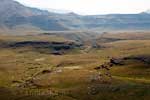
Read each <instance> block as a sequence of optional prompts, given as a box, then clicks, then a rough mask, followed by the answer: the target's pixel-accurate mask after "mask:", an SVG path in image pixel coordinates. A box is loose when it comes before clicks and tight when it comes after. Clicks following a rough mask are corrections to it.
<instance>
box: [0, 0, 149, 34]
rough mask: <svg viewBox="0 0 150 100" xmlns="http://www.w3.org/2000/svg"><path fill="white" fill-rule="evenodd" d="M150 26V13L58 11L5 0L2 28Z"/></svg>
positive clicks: (0, 6) (0, 11)
mask: <svg viewBox="0 0 150 100" xmlns="http://www.w3.org/2000/svg"><path fill="white" fill-rule="evenodd" d="M24 29H26V30H37V31H39V30H46V31H64V30H91V29H92V30H99V31H111V30H149V29H150V14H148V13H140V14H110V15H90V16H81V15H77V14H75V13H67V14H58V13H54V12H48V11H46V10H39V9H37V8H30V7H26V6H24V5H22V4H20V3H18V2H16V1H14V0H1V3H0V32H1V30H2V31H3V32H5V31H6V30H10V31H11V30H24Z"/></svg>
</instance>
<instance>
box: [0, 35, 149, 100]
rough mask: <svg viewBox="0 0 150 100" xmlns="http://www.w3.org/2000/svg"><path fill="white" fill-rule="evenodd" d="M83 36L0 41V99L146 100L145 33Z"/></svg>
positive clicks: (53, 36) (27, 36)
mask: <svg viewBox="0 0 150 100" xmlns="http://www.w3.org/2000/svg"><path fill="white" fill-rule="evenodd" d="M64 33H65V32H64ZM66 33H67V32H66ZM59 34H61V35H59ZM68 34H69V33H68ZM84 34H85V33H84V32H83V33H82V32H81V33H80V34H78V35H77V33H76V34H75V35H73V34H72V35H73V36H72V37H74V38H72V37H70V36H69V37H68V36H67V35H62V33H61V32H60V33H59V32H57V33H56V34H51V33H46V34H41V33H40V34H36V35H23V36H14V35H13V36H11V35H1V36H0V41H1V42H0V55H1V56H0V94H1V95H0V98H3V100H33V99H34V100H40V98H42V100H87V99H88V100H99V99H102V100H110V99H111V100H118V98H121V100H127V99H128V100H133V99H136V100H148V99H149V98H150V91H149V90H150V88H149V87H150V85H149V84H150V77H149V76H150V68H149V62H150V52H149V51H150V35H149V33H148V32H139V33H132V32H131V33H130V32H127V33H107V34H95V36H93V37H92V38H88V39H87V36H86V35H84ZM81 36H82V38H78V39H77V38H76V37H81ZM84 37H85V38H84ZM135 37H136V38H135ZM93 41H94V42H93Z"/></svg>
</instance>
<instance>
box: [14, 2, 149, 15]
mask: <svg viewBox="0 0 150 100" xmlns="http://www.w3.org/2000/svg"><path fill="white" fill-rule="evenodd" d="M17 1H19V2H21V3H23V4H25V5H28V6H32V7H39V8H52V9H61V10H69V11H73V12H75V13H78V14H84V15H85V14H86V15H87V14H88V15H91V14H92V15H93V14H109V13H139V12H142V11H146V10H148V9H150V0H17Z"/></svg>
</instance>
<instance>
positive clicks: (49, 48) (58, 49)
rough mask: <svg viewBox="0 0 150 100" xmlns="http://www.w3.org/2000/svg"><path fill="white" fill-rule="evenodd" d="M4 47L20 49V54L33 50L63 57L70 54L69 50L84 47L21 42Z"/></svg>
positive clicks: (67, 43)
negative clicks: (67, 53)
mask: <svg viewBox="0 0 150 100" xmlns="http://www.w3.org/2000/svg"><path fill="white" fill-rule="evenodd" d="M3 47H5V48H10V49H15V50H19V49H20V50H21V51H20V52H26V51H28V50H32V51H38V52H40V53H50V54H54V55H62V54H65V53H66V52H68V51H69V50H73V49H75V48H80V47H82V45H81V44H77V43H75V42H71V41H66V42H48V41H21V42H11V43H8V44H6V45H5V46H3ZM22 50H23V51H22ZM24 50H25V51H24Z"/></svg>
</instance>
